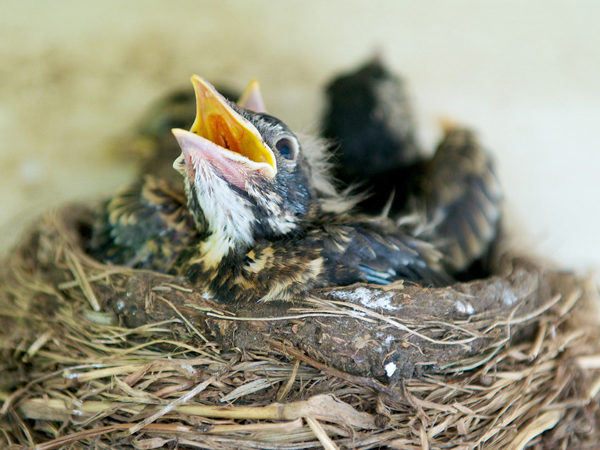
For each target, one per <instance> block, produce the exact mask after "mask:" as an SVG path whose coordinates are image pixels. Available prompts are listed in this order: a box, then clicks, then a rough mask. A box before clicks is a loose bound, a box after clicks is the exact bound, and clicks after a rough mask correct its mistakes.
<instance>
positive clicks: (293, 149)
mask: <svg viewBox="0 0 600 450" xmlns="http://www.w3.org/2000/svg"><path fill="white" fill-rule="evenodd" d="M275 148H277V151H279V154H280V155H281V156H282V157H284V158H285V159H289V160H292V161H293V160H295V159H296V156H298V142H297V141H296V140H295V139H293V138H291V137H287V136H286V137H282V138H280V139H279V140H278V141H277V143H276V144H275Z"/></svg>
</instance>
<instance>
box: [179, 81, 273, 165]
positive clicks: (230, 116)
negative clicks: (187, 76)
mask: <svg viewBox="0 0 600 450" xmlns="http://www.w3.org/2000/svg"><path fill="white" fill-rule="evenodd" d="M192 84H193V85H194V90H195V92H196V120H195V121H194V124H193V125H192V128H191V130H190V131H191V132H192V133H195V134H197V135H199V136H201V137H203V138H205V139H208V140H209V141H211V142H213V143H214V144H216V145H218V146H219V147H222V148H223V149H226V150H229V151H231V152H235V153H237V154H239V155H242V156H244V157H246V158H248V159H249V160H250V161H253V162H255V163H259V164H261V163H266V164H269V165H270V166H271V167H272V168H273V173H277V162H276V160H275V155H274V154H273V151H272V150H271V149H270V148H269V146H268V145H267V144H266V143H265V142H264V141H263V139H262V138H261V136H260V133H259V132H258V130H257V129H256V127H254V125H252V124H251V123H250V122H249V121H248V120H246V119H245V118H244V117H242V116H241V115H239V114H238V113H237V112H236V111H235V110H234V109H233V108H231V106H230V105H229V104H228V103H227V100H225V98H224V97H223V96H221V94H219V93H218V92H217V91H216V89H215V88H214V87H213V86H212V85H211V84H210V83H208V81H206V80H205V79H203V78H201V77H199V76H197V75H194V76H193V77H192Z"/></svg>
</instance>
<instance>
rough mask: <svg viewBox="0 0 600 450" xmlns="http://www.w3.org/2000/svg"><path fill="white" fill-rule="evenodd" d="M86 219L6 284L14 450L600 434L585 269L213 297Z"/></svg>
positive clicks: (0, 382) (1, 438)
mask: <svg viewBox="0 0 600 450" xmlns="http://www.w3.org/2000/svg"><path fill="white" fill-rule="evenodd" d="M90 221H91V214H90V213H89V211H88V210H86V209H85V208H82V207H71V208H66V209H63V210H61V211H58V212H54V213H51V214H48V215H47V216H46V217H44V218H43V219H42V220H41V221H40V222H39V224H38V225H37V226H36V227H35V228H34V230H33V231H32V232H31V233H30V234H28V236H27V238H26V239H25V241H24V242H23V244H22V245H21V246H20V247H19V248H17V249H16V250H15V251H14V252H13V253H12V255H11V257H10V258H9V260H8V261H7V262H6V264H5V265H4V267H3V268H2V274H1V276H0V344H1V346H0V348H1V350H2V360H1V362H0V400H2V401H3V405H2V409H1V411H0V413H1V414H0V427H1V429H2V434H0V442H2V444H1V445H4V446H8V447H9V448H22V447H30V446H35V448H37V449H40V450H41V449H45V450H49V449H55V448H73V449H79V448H97V449H102V448H122V449H127V448H136V449H151V448H160V447H163V446H167V447H169V446H174V447H177V446H178V448H201V449H203V448H206V449H214V448H216V449H219V448H220V449H229V448H232V449H233V448H235V449H258V448H260V449H304V448H320V447H325V448H328V449H333V448H355V449H371V448H394V449H427V448H432V449H446V448H455V449H472V448H484V447H485V448H486V449H522V448H525V447H527V446H533V447H534V448H540V449H541V448H549V449H550V448H552V449H554V448H584V447H586V446H588V445H590V446H593V445H595V444H597V442H598V440H599V439H600V432H599V430H598V428H597V424H598V423H600V422H598V419H599V418H600V416H599V413H598V404H597V401H596V395H597V393H598V391H599V390H600V376H599V375H600V374H599V373H597V372H596V371H595V370H596V369H597V368H600V340H599V339H598V338H599V336H598V334H599V333H598V319H597V313H596V309H595V308H596V305H595V303H596V302H597V292H596V289H595V287H594V285H593V282H591V281H590V280H581V279H578V278H576V277H575V276H573V275H572V274H569V273H564V272H559V271H555V270H550V269H544V268H542V267H540V266H539V265H536V264H533V263H531V262H528V261H525V260H519V259H507V261H506V262H505V263H504V264H503V269H502V270H500V271H499V273H500V275H498V276H494V277H491V278H489V279H486V280H480V281H473V282H471V283H458V284H456V285H453V286H451V287H447V288H440V289H430V288H421V287H418V286H414V285H408V284H406V283H405V284H404V285H403V284H394V285H392V286H389V287H385V288H382V287H381V286H379V287H377V286H370V285H355V286H350V287H345V288H336V289H326V290H319V291H315V292H313V293H312V294H311V295H310V296H309V297H308V298H306V300H305V301H302V302H296V303H279V302H270V303H260V304H251V305H246V306H236V307H235V308H234V307H233V306H231V305H226V304H219V303H217V302H215V301H214V300H212V299H209V298H205V296H203V295H202V293H201V292H198V291H196V290H194V288H193V286H190V285H189V284H187V283H186V281H185V280H184V279H181V278H177V277H173V276H169V275H164V274H159V273H155V272H149V271H142V270H133V269H130V268H126V267H117V266H109V265H104V264H100V263H99V262H98V261H95V260H94V259H92V258H91V257H89V256H88V255H87V254H86V253H85V251H84V247H85V245H84V242H85V239H86V237H85V236H86V233H87V231H88V230H89V224H90Z"/></svg>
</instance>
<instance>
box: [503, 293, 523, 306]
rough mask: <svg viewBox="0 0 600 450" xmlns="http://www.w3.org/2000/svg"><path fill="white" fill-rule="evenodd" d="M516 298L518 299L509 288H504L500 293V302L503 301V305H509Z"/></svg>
mask: <svg viewBox="0 0 600 450" xmlns="http://www.w3.org/2000/svg"><path fill="white" fill-rule="evenodd" d="M517 300H519V298H518V297H517V296H516V295H515V293H514V292H512V291H510V290H506V291H504V292H503V293H502V303H504V304H505V305H508V306H510V305H512V304H514V303H515V302H516V301H517Z"/></svg>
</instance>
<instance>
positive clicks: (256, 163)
mask: <svg viewBox="0 0 600 450" xmlns="http://www.w3.org/2000/svg"><path fill="white" fill-rule="evenodd" d="M192 83H193V85H194V89H195V91H196V102H197V114H196V121H195V122H194V124H193V125H192V128H191V130H190V131H185V130H182V129H174V130H173V134H174V135H175V137H176V138H177V141H178V142H179V145H180V146H181V149H182V154H181V156H180V157H179V158H178V159H177V160H176V161H175V162H174V164H173V167H175V169H177V170H178V171H179V172H181V173H182V175H183V176H184V183H185V188H186V193H187V199H188V207H189V209H190V211H191V213H192V215H193V216H194V217H195V219H196V221H197V223H200V222H201V223H202V224H204V220H206V222H207V225H208V228H209V231H210V232H212V233H213V234H219V235H222V237H223V238H224V239H226V240H227V241H229V242H230V243H231V244H251V243H252V242H253V241H254V240H255V239H256V238H257V237H263V238H267V239H270V238H278V237H282V236H285V235H288V234H294V233H295V232H297V230H299V229H300V227H301V225H302V224H303V222H304V220H305V218H306V215H307V214H308V212H309V211H310V210H311V208H314V207H316V206H315V205H316V204H317V201H316V193H315V190H314V188H313V187H312V183H311V182H310V180H311V174H310V167H309V165H308V164H307V161H306V159H305V157H304V155H303V154H302V149H301V147H300V144H299V142H298V139H297V138H296V136H295V135H294V134H293V133H292V132H291V131H290V130H289V129H288V128H287V126H286V125H285V124H283V123H282V122H281V121H280V120H278V119H276V118H274V117H271V116H269V115H267V114H266V113H265V112H264V106H263V105H264V104H263V103H262V99H261V98H260V94H259V91H258V85H257V84H256V83H255V82H254V83H251V85H250V86H249V90H247V92H246V93H244V95H243V96H242V100H241V101H240V103H241V104H246V106H248V108H252V109H254V110H255V111H251V110H249V109H245V108H243V107H241V106H239V105H236V104H234V103H231V102H229V101H227V100H226V99H225V98H224V97H223V96H221V95H220V94H219V93H218V92H217V91H216V90H215V88H214V87H213V86H212V85H211V84H210V83H208V82H207V81H206V80H204V79H203V78H200V77H198V76H194V77H192ZM244 98H245V99H246V100H244Z"/></svg>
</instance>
